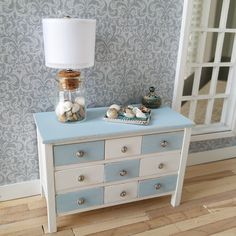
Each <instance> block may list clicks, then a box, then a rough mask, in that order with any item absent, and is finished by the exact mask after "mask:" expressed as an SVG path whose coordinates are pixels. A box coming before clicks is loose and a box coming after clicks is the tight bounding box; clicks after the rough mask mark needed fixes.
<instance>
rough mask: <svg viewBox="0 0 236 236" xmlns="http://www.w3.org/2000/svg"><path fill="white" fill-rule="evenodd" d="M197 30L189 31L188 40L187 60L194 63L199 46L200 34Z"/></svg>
mask: <svg viewBox="0 0 236 236" xmlns="http://www.w3.org/2000/svg"><path fill="white" fill-rule="evenodd" d="M201 34H202V33H199V32H191V33H190V34H189V40H188V50H187V62H188V63H195V62H196V61H197V50H198V46H199V40H200V35H201Z"/></svg>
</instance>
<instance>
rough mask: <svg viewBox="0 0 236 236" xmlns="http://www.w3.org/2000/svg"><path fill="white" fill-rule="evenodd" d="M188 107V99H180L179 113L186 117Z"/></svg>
mask: <svg viewBox="0 0 236 236" xmlns="http://www.w3.org/2000/svg"><path fill="white" fill-rule="evenodd" d="M189 108H190V101H182V102H181V114H182V115H184V116H186V117H188V114H189Z"/></svg>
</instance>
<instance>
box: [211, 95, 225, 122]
mask: <svg viewBox="0 0 236 236" xmlns="http://www.w3.org/2000/svg"><path fill="white" fill-rule="evenodd" d="M223 105H224V99H223V98H216V99H215V101H214V105H213V111H212V116H211V122H212V123H217V122H220V118H221V113H222V108H223Z"/></svg>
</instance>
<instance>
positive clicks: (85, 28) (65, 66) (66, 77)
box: [43, 17, 96, 122]
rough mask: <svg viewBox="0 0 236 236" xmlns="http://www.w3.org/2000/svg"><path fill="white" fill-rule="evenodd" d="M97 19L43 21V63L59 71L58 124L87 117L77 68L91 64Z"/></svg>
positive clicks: (56, 109)
mask: <svg viewBox="0 0 236 236" xmlns="http://www.w3.org/2000/svg"><path fill="white" fill-rule="evenodd" d="M95 31H96V20H91V19H76V18H70V17H66V18H51V19H43V38H44V53H45V64H46V66H47V67H51V68H58V69H62V70H61V71H59V73H58V85H59V89H58V96H57V100H58V101H57V103H56V108H55V112H56V115H57V117H58V120H59V121H61V122H73V121H82V120H85V118H86V100H85V93H84V86H83V83H82V80H81V78H80V71H79V70H80V69H83V68H88V67H92V66H93V65H94V54H95Z"/></svg>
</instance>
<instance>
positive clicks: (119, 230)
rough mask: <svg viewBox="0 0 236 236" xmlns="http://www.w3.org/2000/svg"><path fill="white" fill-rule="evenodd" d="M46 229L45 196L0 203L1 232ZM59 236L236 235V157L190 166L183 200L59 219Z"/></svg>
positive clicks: (15, 235)
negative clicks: (178, 203)
mask: <svg viewBox="0 0 236 236" xmlns="http://www.w3.org/2000/svg"><path fill="white" fill-rule="evenodd" d="M45 232H47V217H46V206H45V200H44V198H41V197H40V196H35V197H29V198H22V199H17V200H13V201H6V202H1V203H0V235H1V236H6V235H8V236H30V235H33V236H38V235H45ZM51 235H55V236H56V235H57V236H85V235H89V236H128V235H134V236H159V235H160V236H165V235H175V236H208V235H211V236H236V158H234V159H230V160H224V161H219V162H214V163H209V164H202V165H198V166H191V167H188V168H187V172H186V177H185V182H184V187H183V196H182V203H181V205H180V206H179V207H176V208H173V207H171V205H170V196H167V197H160V198H154V199H150V200H144V201H140V202H135V203H130V204H125V205H119V206H114V207H109V208H104V209H99V210H94V211H90V212H84V213H81V214H75V215H69V216H63V217H60V218H59V219H58V232H57V233H54V234H51Z"/></svg>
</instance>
